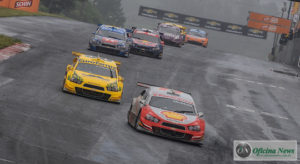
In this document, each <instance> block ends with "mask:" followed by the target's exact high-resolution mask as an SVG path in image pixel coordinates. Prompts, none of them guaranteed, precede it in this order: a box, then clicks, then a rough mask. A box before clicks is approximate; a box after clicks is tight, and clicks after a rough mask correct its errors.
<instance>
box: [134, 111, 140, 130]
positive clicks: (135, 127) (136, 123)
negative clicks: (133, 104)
mask: <svg viewBox="0 0 300 164" xmlns="http://www.w3.org/2000/svg"><path fill="white" fill-rule="evenodd" d="M140 114H141V111H140V112H139V114H138V115H137V117H136V119H135V124H134V129H136V130H138V127H139V124H138V123H139V121H140Z"/></svg>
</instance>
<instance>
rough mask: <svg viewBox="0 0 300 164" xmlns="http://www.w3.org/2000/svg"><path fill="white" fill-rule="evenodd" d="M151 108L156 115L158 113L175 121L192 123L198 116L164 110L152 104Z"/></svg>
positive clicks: (163, 117) (165, 118)
mask: <svg viewBox="0 0 300 164" xmlns="http://www.w3.org/2000/svg"><path fill="white" fill-rule="evenodd" d="M150 108H151V109H152V111H153V112H154V113H155V114H156V115H158V116H159V117H161V118H162V119H164V120H166V121H170V122H173V123H179V124H190V123H192V122H194V121H196V120H197V116H192V115H187V114H183V113H176V112H172V111H169V110H162V109H159V108H155V107H152V106H150Z"/></svg>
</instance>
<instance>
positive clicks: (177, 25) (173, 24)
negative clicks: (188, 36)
mask: <svg viewBox="0 0 300 164" xmlns="http://www.w3.org/2000/svg"><path fill="white" fill-rule="evenodd" d="M164 24H167V25H171V26H176V27H178V28H181V29H184V30H185V29H186V27H184V26H182V25H180V24H176V23H170V22H166V23H164Z"/></svg>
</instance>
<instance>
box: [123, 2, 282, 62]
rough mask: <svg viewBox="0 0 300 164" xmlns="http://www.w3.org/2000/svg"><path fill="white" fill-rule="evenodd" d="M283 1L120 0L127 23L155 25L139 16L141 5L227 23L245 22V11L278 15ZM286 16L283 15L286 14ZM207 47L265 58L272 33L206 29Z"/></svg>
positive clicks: (152, 20) (272, 36)
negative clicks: (258, 35)
mask: <svg viewBox="0 0 300 164" xmlns="http://www.w3.org/2000/svg"><path fill="white" fill-rule="evenodd" d="M283 2H287V1H286V0H185V1H182V0H122V4H123V8H124V13H125V16H126V19H127V22H126V26H127V27H130V26H132V25H134V26H145V27H155V26H156V25H157V23H158V22H161V21H160V20H155V19H151V18H145V17H140V16H138V9H139V6H140V5H143V6H147V7H153V8H158V9H163V10H169V11H173V12H177V13H182V14H187V15H192V16H197V17H203V18H209V19H214V20H219V21H225V22H229V23H236V24H240V25H247V17H248V15H249V14H248V11H255V12H259V13H264V14H268V15H274V16H278V17H280V16H281V7H282V6H283ZM285 17H286V14H285ZM204 30H205V31H207V32H208V38H209V41H208V46H209V48H210V49H214V50H220V51H224V52H230V53H234V54H239V55H242V56H248V57H252V58H256V59H260V60H265V61H266V60H267V55H268V54H269V53H270V52H271V48H272V44H273V38H274V34H273V33H268V38H267V39H266V40H261V39H256V38H249V37H244V36H239V35H235V34H229V33H223V32H217V31H213V30H207V29H204Z"/></svg>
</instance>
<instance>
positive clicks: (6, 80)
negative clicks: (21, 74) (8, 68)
mask: <svg viewBox="0 0 300 164" xmlns="http://www.w3.org/2000/svg"><path fill="white" fill-rule="evenodd" d="M13 80H14V79H11V78H5V80H4V81H2V82H1V77H0V87H1V86H4V85H6V84H8V83H10V82H12V81H13Z"/></svg>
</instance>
